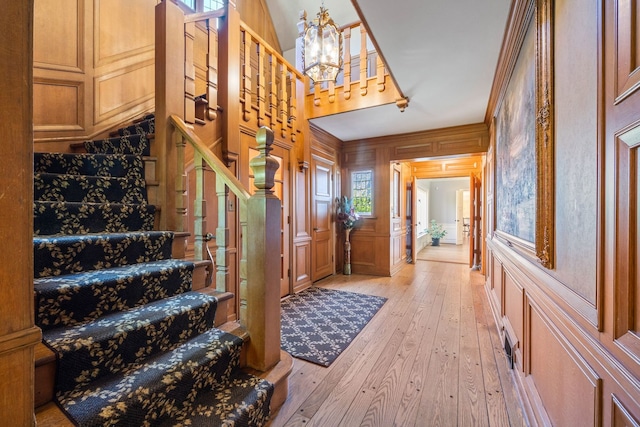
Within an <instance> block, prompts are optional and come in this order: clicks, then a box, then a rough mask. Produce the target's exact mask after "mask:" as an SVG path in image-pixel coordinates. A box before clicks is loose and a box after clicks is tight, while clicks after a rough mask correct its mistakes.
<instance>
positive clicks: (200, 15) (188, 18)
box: [184, 8, 224, 23]
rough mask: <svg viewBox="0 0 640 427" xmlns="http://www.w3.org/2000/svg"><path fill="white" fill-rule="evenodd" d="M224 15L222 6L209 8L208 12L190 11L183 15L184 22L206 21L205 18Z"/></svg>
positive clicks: (216, 17)
mask: <svg viewBox="0 0 640 427" xmlns="http://www.w3.org/2000/svg"><path fill="white" fill-rule="evenodd" d="M223 16H224V8H222V9H218V10H211V11H209V12H197V13H190V14H188V15H185V16H184V22H185V23H186V22H197V21H206V20H207V19H218V18H222V17H223Z"/></svg>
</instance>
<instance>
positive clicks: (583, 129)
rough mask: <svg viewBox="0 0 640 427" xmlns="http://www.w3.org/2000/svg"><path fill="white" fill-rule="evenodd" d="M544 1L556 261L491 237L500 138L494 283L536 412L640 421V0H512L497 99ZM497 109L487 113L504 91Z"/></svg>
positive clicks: (497, 306) (556, 419) (491, 179)
mask: <svg viewBox="0 0 640 427" xmlns="http://www.w3.org/2000/svg"><path fill="white" fill-rule="evenodd" d="M547 2H551V3H550V4H551V5H552V11H553V16H552V18H551V20H550V21H549V22H547V23H546V24H548V25H550V26H551V28H552V33H553V34H554V49H555V57H554V66H555V72H554V77H555V103H554V109H555V117H554V119H555V126H556V131H555V156H556V158H555V163H556V170H555V173H556V182H555V188H554V194H552V195H550V197H554V200H555V204H556V212H555V221H556V234H555V236H554V238H555V245H556V256H555V260H554V261H555V262H554V266H555V268H554V269H553V270H548V269H545V268H543V267H541V266H540V265H539V264H538V263H537V262H536V261H535V260H533V259H532V258H530V257H529V256H528V255H527V254H525V253H521V252H519V251H518V250H517V249H515V248H514V247H511V246H510V245H507V244H505V243H503V241H500V240H499V239H496V238H492V232H493V230H494V227H495V213H494V210H493V206H494V205H495V196H496V192H495V175H496V173H499V171H495V166H494V165H495V161H494V160H495V156H496V155H498V154H497V153H496V152H495V146H494V144H493V141H492V147H491V149H490V150H489V152H488V154H487V162H486V165H487V166H486V170H485V174H486V176H487V179H488V182H487V186H486V188H487V206H488V208H489V212H488V215H487V228H488V231H489V234H490V236H489V238H488V239H487V262H488V265H487V269H486V275H487V282H486V289H487V292H488V294H489V300H490V301H491V304H492V306H493V311H494V314H495V317H496V319H498V325H499V327H500V329H501V333H502V335H503V338H504V339H505V347H507V343H508V346H509V347H510V348H509V350H512V352H513V355H514V368H513V369H514V374H515V378H516V380H517V383H518V384H519V386H520V388H521V391H522V394H523V397H524V398H525V404H526V407H527V413H528V415H529V417H530V419H531V421H532V422H533V423H538V424H553V425H607V426H609V425H614V426H617V425H640V424H639V423H640V421H639V420H640V364H639V363H638V360H640V340H638V338H637V337H638V332H639V325H638V322H637V319H638V307H640V304H639V300H638V295H639V293H638V286H639V283H640V276H639V275H638V269H637V266H638V264H640V262H639V261H640V258H639V257H638V253H639V252H638V249H639V248H638V247H639V245H640V233H639V229H638V223H639V222H640V203H639V200H640V181H639V180H638V176H640V174H639V172H640V170H639V168H640V164H639V162H638V158H639V157H638V147H640V138H639V137H638V132H637V128H638V123H640V92H639V91H638V88H639V87H640V84H639V83H638V82H640V78H639V77H638V76H639V75H640V71H639V70H638V63H639V62H638V61H637V57H638V50H637V46H639V45H640V44H639V43H640V31H639V30H640V29H639V28H638V27H637V26H638V23H639V22H640V21H639V20H638V11H639V10H640V9H639V8H638V4H637V2H636V1H622V0H612V1H602V0H600V1H596V2H591V3H590V4H589V5H588V6H585V4H584V3H583V2H581V1H579V0H554V1H551V0H536V1H535V2H533V1H525V0H523V1H516V2H514V8H513V10H514V14H513V16H512V18H511V22H510V24H509V28H508V30H507V38H506V39H505V46H506V47H505V48H503V52H502V55H501V57H502V59H501V64H499V69H502V72H499V73H497V81H496V82H494V93H493V94H492V99H494V100H499V99H500V98H501V96H500V94H499V93H498V92H499V91H500V89H499V88H500V87H504V86H505V82H504V78H505V77H504V76H507V75H509V73H508V72H505V67H506V68H508V64H509V63H511V62H512V61H510V60H509V57H510V56H512V55H513V52H514V51H517V49H518V48H517V47H516V46H515V44H516V43H514V42H513V40H511V39H510V38H509V37H513V34H515V33H517V32H518V31H517V27H518V26H519V25H523V22H522V21H523V18H524V16H525V14H524V13H521V14H520V15H518V13H517V12H518V11H523V10H524V9H526V8H528V7H534V6H535V4H537V5H538V6H540V5H543V4H544V3H547ZM509 34H510V35H511V36H509ZM500 79H503V80H502V81H501V80H500ZM538 90H542V88H538ZM492 108H493V110H491V111H489V116H490V117H493V116H495V114H496V111H497V109H498V108H499V101H496V102H495V105H493V106H492ZM492 133H493V129H492ZM505 357H506V356H505Z"/></svg>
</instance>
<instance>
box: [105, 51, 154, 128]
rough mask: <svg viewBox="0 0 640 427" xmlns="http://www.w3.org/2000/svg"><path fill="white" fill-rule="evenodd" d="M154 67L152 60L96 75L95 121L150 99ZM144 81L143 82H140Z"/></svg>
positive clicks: (151, 96) (152, 91)
mask: <svg viewBox="0 0 640 427" xmlns="http://www.w3.org/2000/svg"><path fill="white" fill-rule="evenodd" d="M154 78H155V67H154V63H153V61H147V62H145V63H141V64H137V65H134V66H131V67H127V68H123V69H121V70H118V71H115V72H113V73H110V74H106V75H104V76H100V77H97V78H96V79H95V83H94V90H95V108H96V111H95V118H94V120H95V123H96V124H99V123H100V122H102V121H104V120H106V119H108V118H110V117H112V116H114V115H116V114H118V113H120V112H123V111H125V110H127V109H128V108H131V107H133V106H136V105H139V104H140V103H141V101H143V100H151V99H152V98H153V94H154ZM141 82H144V83H145V84H141Z"/></svg>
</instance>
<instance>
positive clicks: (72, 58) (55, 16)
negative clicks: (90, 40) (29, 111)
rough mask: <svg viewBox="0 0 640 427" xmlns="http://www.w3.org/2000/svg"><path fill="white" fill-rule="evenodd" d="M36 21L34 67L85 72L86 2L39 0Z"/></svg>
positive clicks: (35, 11) (35, 10) (35, 12)
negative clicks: (54, 41) (53, 41)
mask: <svg viewBox="0 0 640 427" xmlns="http://www.w3.org/2000/svg"><path fill="white" fill-rule="evenodd" d="M33 20H34V23H33V24H34V29H35V30H34V37H33V65H34V67H38V68H47V69H50V70H58V71H71V72H78V73H81V72H83V71H84V47H85V46H84V38H85V37H84V36H85V33H84V1H83V0H39V1H38V2H37V7H35V9H34V17H33ZM52 40H56V41H57V42H56V43H52V42H51V41H52ZM36 104H37V103H36Z"/></svg>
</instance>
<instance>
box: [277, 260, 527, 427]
mask: <svg viewBox="0 0 640 427" xmlns="http://www.w3.org/2000/svg"><path fill="white" fill-rule="evenodd" d="M317 285H319V286H322V287H327V288H332V289H341V290H347V291H353V292H361V293H366V294H374V295H381V296H385V297H387V298H388V301H387V302H386V303H385V305H384V306H383V307H382V309H381V310H380V311H379V312H378V314H377V315H376V316H375V317H374V318H373V319H372V320H371V322H370V323H369V324H368V325H367V326H366V327H365V328H364V330H363V331H362V332H361V333H360V334H359V335H358V336H357V337H356V338H355V340H354V341H353V342H352V343H351V345H350V346H349V347H348V348H347V350H345V352H344V353H342V354H341V355H340V356H339V357H338V359H337V360H336V361H335V362H334V363H333V364H332V365H331V366H330V367H328V368H324V367H321V366H318V365H314V364H311V363H308V362H305V361H302V360H299V359H295V364H294V370H293V372H292V374H291V376H290V380H289V381H290V388H289V397H288V400H287V402H286V403H285V404H284V405H283V407H282V408H281V409H280V411H279V412H278V413H277V414H276V415H275V416H274V417H273V421H272V422H271V424H270V426H271V427H278V426H303V425H304V426H310V425H313V426H346V427H352V426H363V425H364V426H407V427H409V426H437V425H441V426H454V425H460V426H463V425H465V426H466V425H469V426H471V425H473V426H482V425H484V426H521V425H526V423H525V420H524V416H523V411H522V408H521V406H520V402H519V399H518V397H517V395H516V393H515V388H514V384H513V378H512V375H511V372H510V371H509V370H508V368H507V362H506V359H505V356H504V351H503V349H502V345H501V341H500V337H499V335H498V331H497V329H496V326H495V323H494V319H493V316H492V314H491V312H490V309H489V306H488V301H487V297H486V295H485V290H484V286H483V276H482V275H480V274H479V273H477V272H475V271H470V269H469V268H468V267H467V266H465V265H462V264H455V263H448V262H431V261H420V262H418V263H416V264H415V265H412V264H407V265H406V266H405V267H403V269H402V270H401V271H400V272H399V273H398V274H396V275H395V276H394V277H392V278H390V277H373V276H363V275H352V276H343V275H339V276H334V277H330V278H328V279H325V280H323V281H321V282H319V283H317Z"/></svg>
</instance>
